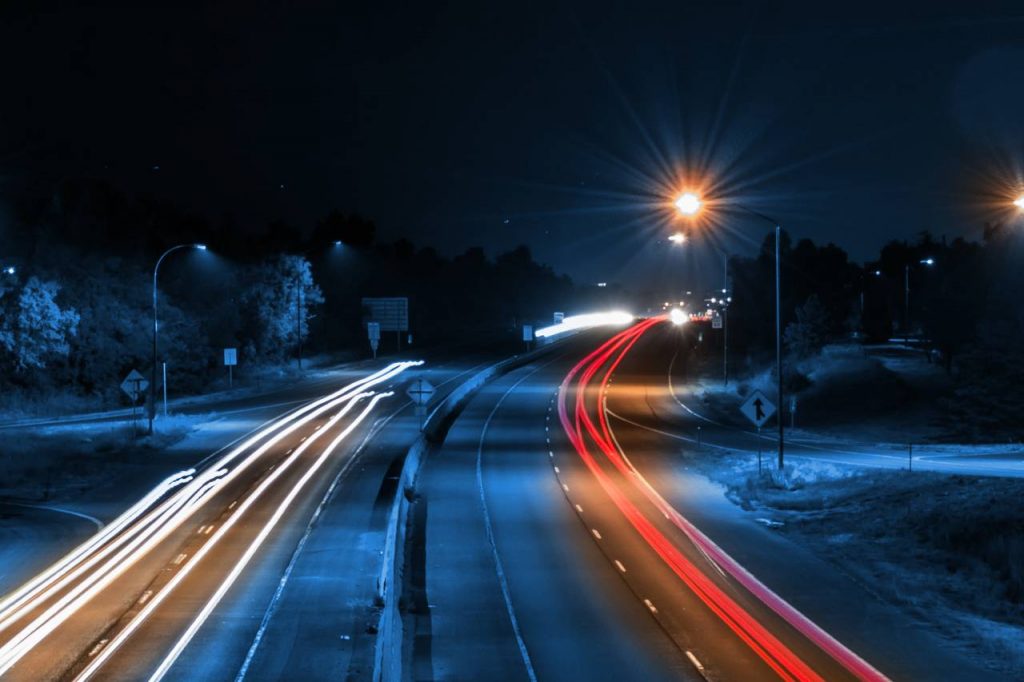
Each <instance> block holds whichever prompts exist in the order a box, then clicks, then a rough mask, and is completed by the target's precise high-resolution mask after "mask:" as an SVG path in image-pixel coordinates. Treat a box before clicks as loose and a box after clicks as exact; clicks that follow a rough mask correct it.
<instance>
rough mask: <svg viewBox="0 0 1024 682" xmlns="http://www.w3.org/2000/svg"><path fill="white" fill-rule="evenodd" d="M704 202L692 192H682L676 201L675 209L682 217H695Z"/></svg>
mask: <svg viewBox="0 0 1024 682" xmlns="http://www.w3.org/2000/svg"><path fill="white" fill-rule="evenodd" d="M703 203H704V202H702V201H701V200H700V197H698V196H697V195H696V194H694V193H693V192H684V193H683V194H680V195H679V198H678V199H676V208H678V209H679V212H680V213H682V214H683V215H697V212H698V211H699V210H700V207H701V206H702V205H703Z"/></svg>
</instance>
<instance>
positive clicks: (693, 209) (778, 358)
mask: <svg viewBox="0 0 1024 682" xmlns="http://www.w3.org/2000/svg"><path fill="white" fill-rule="evenodd" d="M702 205H703V202H702V201H701V200H700V197H698V196H697V195H696V194H693V193H692V192H685V193H683V194H681V195H680V196H679V198H678V199H676V201H675V206H676V208H677V209H679V212H680V213H682V214H683V215H684V216H694V215H696V214H697V213H698V212H699V211H700V209H701V206H702ZM733 206H735V207H736V208H738V209H740V210H741V211H743V212H745V213H748V214H750V215H752V216H754V217H755V218H760V219H761V220H765V221H767V222H769V223H771V224H772V225H774V226H775V372H776V374H777V375H778V392H777V399H778V402H779V404H778V413H777V415H778V416H777V417H776V419H777V421H778V424H779V443H778V445H779V471H782V468H783V465H784V464H785V433H784V424H783V421H784V420H783V418H782V409H783V408H782V406H783V404H784V403H783V401H782V399H783V389H782V284H781V279H782V278H781V269H780V265H779V264H780V261H781V258H782V251H781V250H782V226H781V224H780V223H779V221H777V220H775V219H774V218H770V217H769V216H766V215H764V214H763V213H759V212H757V211H755V210H753V209H750V208H747V207H746V206H742V205H740V204H733Z"/></svg>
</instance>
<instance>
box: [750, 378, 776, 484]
mask: <svg viewBox="0 0 1024 682" xmlns="http://www.w3.org/2000/svg"><path fill="white" fill-rule="evenodd" d="M740 412H742V413H743V416H744V417H746V418H747V419H749V420H750V421H751V422H752V423H753V424H754V426H756V427H757V473H758V475H759V476H760V475H761V427H762V426H764V423H765V422H766V421H768V420H769V419H770V418H771V416H772V415H773V414H775V405H773V404H772V401H770V400H768V398H766V397H765V396H764V393H761V391H754V392H753V393H751V394H750V395H748V396H747V399H746V400H744V401H743V404H742V405H740ZM781 418H782V417H781V416H780V417H779V419H781Z"/></svg>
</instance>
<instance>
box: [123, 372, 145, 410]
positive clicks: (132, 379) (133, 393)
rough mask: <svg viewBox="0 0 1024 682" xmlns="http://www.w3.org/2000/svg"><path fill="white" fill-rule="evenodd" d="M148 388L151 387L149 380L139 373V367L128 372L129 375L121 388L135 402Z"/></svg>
mask: <svg viewBox="0 0 1024 682" xmlns="http://www.w3.org/2000/svg"><path fill="white" fill-rule="evenodd" d="M147 388H149V382H148V381H146V377H144V376H142V375H141V374H139V370H137V369H133V370H132V371H131V372H128V376H126V377H125V378H124V381H122V382H121V390H122V391H124V392H125V393H126V394H127V395H128V397H129V398H131V399H132V402H133V403H136V402H138V401H139V396H140V395H144V394H145V393H146V389H147Z"/></svg>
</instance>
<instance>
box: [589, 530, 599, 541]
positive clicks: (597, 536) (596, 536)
mask: <svg viewBox="0 0 1024 682" xmlns="http://www.w3.org/2000/svg"><path fill="white" fill-rule="evenodd" d="M590 532H591V533H593V534H594V537H595V538H597V539H598V540H600V539H601V533H599V532H598V530H597V529H596V528H591V529H590Z"/></svg>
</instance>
